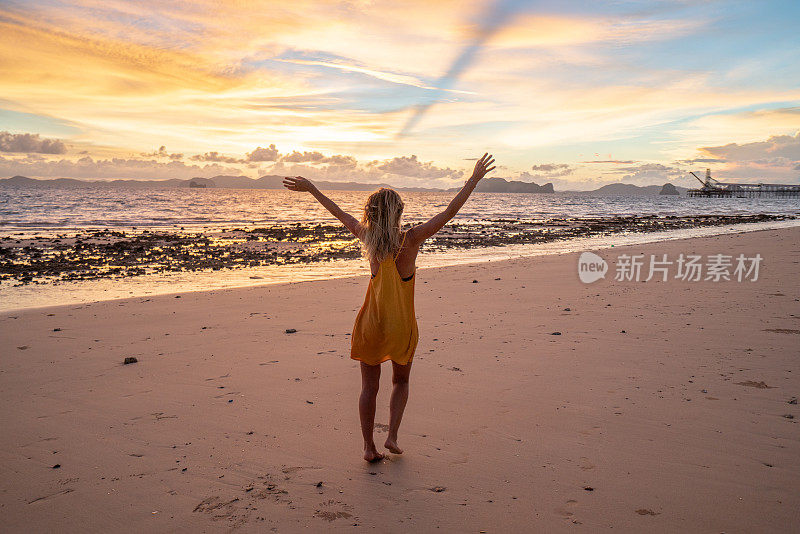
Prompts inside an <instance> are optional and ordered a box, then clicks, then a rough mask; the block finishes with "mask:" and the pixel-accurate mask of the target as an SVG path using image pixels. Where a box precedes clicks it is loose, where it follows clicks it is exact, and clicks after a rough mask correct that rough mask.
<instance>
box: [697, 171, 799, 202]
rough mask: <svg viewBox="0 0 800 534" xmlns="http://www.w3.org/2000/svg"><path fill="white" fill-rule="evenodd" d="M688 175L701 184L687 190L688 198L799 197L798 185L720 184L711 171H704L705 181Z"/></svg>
mask: <svg viewBox="0 0 800 534" xmlns="http://www.w3.org/2000/svg"><path fill="white" fill-rule="evenodd" d="M690 174H691V175H692V176H694V177H695V178H697V180H698V181H699V182H700V183H701V184H703V187H701V188H700V189H689V190H688V191H687V192H686V194H687V195H689V196H690V197H714V198H731V197H736V198H758V197H771V198H777V197H795V198H798V197H800V185H786V184H732V183H727V182H720V181H718V180H715V179H714V178H712V177H711V169H706V179H705V180H701V179H700V178H699V177H698V176H697V175H696V174H695V173H693V172H691V171H690Z"/></svg>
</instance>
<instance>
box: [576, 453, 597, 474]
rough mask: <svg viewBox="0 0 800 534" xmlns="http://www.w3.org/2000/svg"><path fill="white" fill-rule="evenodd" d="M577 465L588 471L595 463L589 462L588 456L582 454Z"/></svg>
mask: <svg viewBox="0 0 800 534" xmlns="http://www.w3.org/2000/svg"><path fill="white" fill-rule="evenodd" d="M578 467H580V468H581V469H583V470H584V471H588V470H589V469H594V468H595V465H594V464H593V463H592V462H590V461H589V459H588V458H586V457H585V456H582V457H581V459H580V460H579V461H578Z"/></svg>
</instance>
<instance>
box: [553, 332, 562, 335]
mask: <svg viewBox="0 0 800 534" xmlns="http://www.w3.org/2000/svg"><path fill="white" fill-rule="evenodd" d="M550 335H551V336H560V335H561V332H552V333H551V334H550Z"/></svg>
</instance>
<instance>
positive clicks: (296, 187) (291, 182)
mask: <svg viewBox="0 0 800 534" xmlns="http://www.w3.org/2000/svg"><path fill="white" fill-rule="evenodd" d="M283 187H285V188H286V189H289V190H291V191H306V192H307V191H311V190H312V189H313V188H314V184H312V183H311V181H310V180H307V179H305V178H303V177H302V176H284V177H283Z"/></svg>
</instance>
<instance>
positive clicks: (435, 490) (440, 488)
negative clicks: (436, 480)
mask: <svg viewBox="0 0 800 534" xmlns="http://www.w3.org/2000/svg"><path fill="white" fill-rule="evenodd" d="M446 489H447V488H445V487H444V486H434V487H433V488H431V491H433V492H435V493H441V492H443V491H444V490H446Z"/></svg>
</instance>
